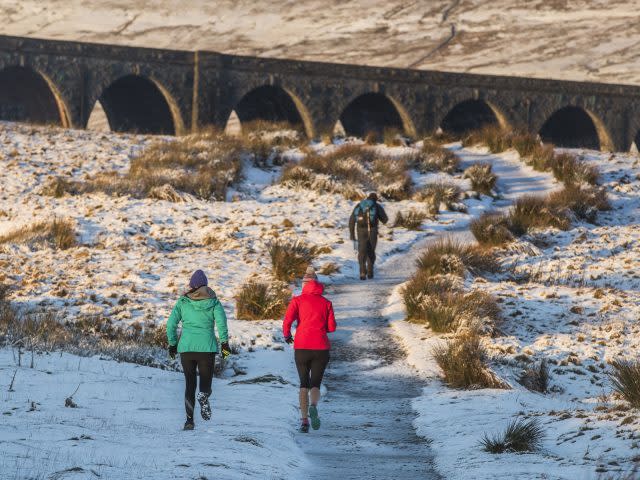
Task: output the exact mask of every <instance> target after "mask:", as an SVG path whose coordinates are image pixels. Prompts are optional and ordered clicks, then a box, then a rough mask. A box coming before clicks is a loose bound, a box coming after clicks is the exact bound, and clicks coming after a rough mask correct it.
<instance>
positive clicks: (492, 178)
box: [464, 163, 498, 196]
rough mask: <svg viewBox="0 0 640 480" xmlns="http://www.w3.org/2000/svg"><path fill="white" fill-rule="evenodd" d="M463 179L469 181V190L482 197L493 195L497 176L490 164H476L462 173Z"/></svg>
mask: <svg viewBox="0 0 640 480" xmlns="http://www.w3.org/2000/svg"><path fill="white" fill-rule="evenodd" d="M464 178H468V179H469V180H470V181H471V188H472V189H473V190H474V191H476V192H478V193H482V194H484V195H491V196H493V195H494V194H495V188H496V182H497V180H498V176H497V175H496V174H495V173H493V170H492V167H491V164H490V163H476V164H474V165H471V166H470V167H469V168H467V169H466V170H465V171H464Z"/></svg>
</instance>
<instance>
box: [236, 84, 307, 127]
mask: <svg viewBox="0 0 640 480" xmlns="http://www.w3.org/2000/svg"><path fill="white" fill-rule="evenodd" d="M259 122H268V123H275V124H279V123H282V124H285V125H286V128H291V129H294V130H300V131H301V132H304V133H305V134H306V135H307V136H308V137H312V136H313V128H312V126H311V122H310V117H309V114H308V113H307V111H306V109H305V107H304V105H303V104H302V102H301V101H300V100H299V99H298V98H297V97H296V96H295V95H293V94H292V93H291V92H289V91H287V90H285V89H284V88H282V87H278V86H274V85H263V86H261V87H257V88H254V89H253V90H251V91H250V92H249V93H247V94H246V95H244V96H243V97H242V98H241V99H240V101H239V102H238V104H237V105H236V107H235V109H234V110H233V111H232V112H231V115H230V116H229V120H228V122H227V127H228V128H232V129H233V128H235V129H236V130H241V129H242V128H243V125H244V126H246V125H247V124H251V123H259ZM238 123H239V125H238ZM234 126H235V127H234Z"/></svg>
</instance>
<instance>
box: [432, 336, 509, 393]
mask: <svg viewBox="0 0 640 480" xmlns="http://www.w3.org/2000/svg"><path fill="white" fill-rule="evenodd" d="M433 355H434V358H435V360H436V362H437V363H438V365H439V366H440V368H441V369H442V372H443V374H444V381H445V382H446V383H447V385H449V386H450V387H452V388H465V389H478V388H505V384H504V382H502V381H501V380H500V379H499V378H497V377H496V376H495V374H493V372H491V370H489V367H488V366H487V364H486V352H485V350H484V348H483V347H482V343H481V341H480V337H479V336H478V335H477V334H476V333H474V332H466V333H463V334H461V335H458V336H457V337H455V338H454V339H452V340H449V341H448V342H446V344H445V345H441V346H438V347H436V348H435V349H434V352H433Z"/></svg>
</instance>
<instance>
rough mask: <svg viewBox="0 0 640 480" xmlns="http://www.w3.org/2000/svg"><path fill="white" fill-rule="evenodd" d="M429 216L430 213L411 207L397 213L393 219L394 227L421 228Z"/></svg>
mask: <svg viewBox="0 0 640 480" xmlns="http://www.w3.org/2000/svg"><path fill="white" fill-rule="evenodd" d="M426 218H428V215H427V214H426V213H424V212H423V211H421V210H417V209H411V210H408V211H406V212H398V213H396V218H395V220H394V221H393V227H394V228H398V227H402V228H406V229H407V230H420V228H421V227H422V222H423V221H424V220H425V219H426Z"/></svg>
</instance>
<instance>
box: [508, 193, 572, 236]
mask: <svg viewBox="0 0 640 480" xmlns="http://www.w3.org/2000/svg"><path fill="white" fill-rule="evenodd" d="M558 207H560V205H558V204H557V203H556V204H551V203H550V202H549V201H548V199H547V198H544V197H540V196H534V195H526V196H523V197H520V198H518V199H517V200H516V201H515V202H514V204H513V206H512V207H511V208H510V210H509V217H508V218H509V221H508V228H509V230H510V231H511V233H513V234H514V235H516V236H521V235H525V234H527V233H528V232H529V231H530V230H531V229H533V228H547V227H554V228H557V229H560V230H568V229H569V227H570V226H571V220H570V219H569V217H568V215H567V213H566V211H565V209H563V208H558Z"/></svg>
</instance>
